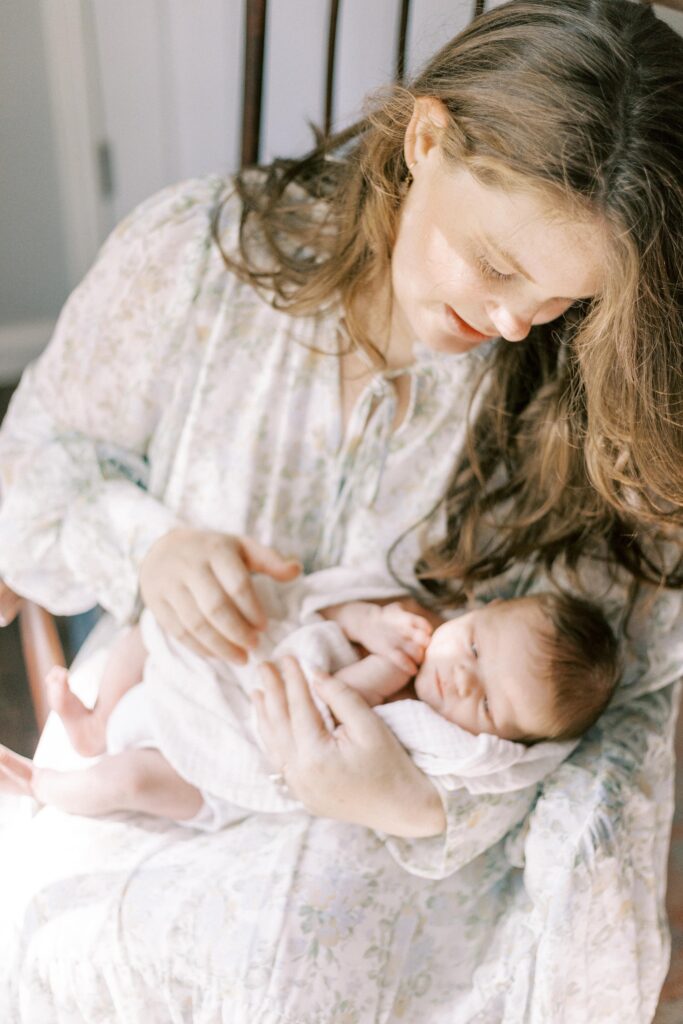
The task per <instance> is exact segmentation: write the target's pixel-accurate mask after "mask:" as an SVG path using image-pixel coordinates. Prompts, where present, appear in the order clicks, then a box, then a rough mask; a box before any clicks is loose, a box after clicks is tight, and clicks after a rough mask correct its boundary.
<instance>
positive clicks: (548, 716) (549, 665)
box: [415, 593, 618, 743]
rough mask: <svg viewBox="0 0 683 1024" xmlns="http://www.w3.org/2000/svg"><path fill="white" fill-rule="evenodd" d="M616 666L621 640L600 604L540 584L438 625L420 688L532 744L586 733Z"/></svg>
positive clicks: (467, 723)
mask: <svg viewBox="0 0 683 1024" xmlns="http://www.w3.org/2000/svg"><path fill="white" fill-rule="evenodd" d="M617 675H618V659H617V643H616V640H615V638H614V635H613V633H612V631H611V629H610V627H609V625H608V624H607V621H606V619H605V617H604V615H603V614H602V612H601V611H600V609H599V608H598V607H597V606H596V605H594V604H591V603H589V602H587V601H582V600H579V599H578V598H574V597H567V596H565V595H562V594H553V593H542V594H534V595H531V596H529V597H521V598H514V599H513V600H510V601H500V600H497V601H492V602H491V603H490V604H488V605H486V606H485V607H483V608H477V609H475V610H474V611H471V612H467V613H466V614H465V615H462V616H460V617H459V618H456V619H451V620H450V621H449V622H445V623H444V624H443V625H441V626H439V628H438V629H437V630H435V632H434V635H433V637H432V639H431V642H430V644H429V646H428V647H427V650H426V652H425V658H424V661H423V663H422V665H421V666H420V669H419V672H418V674H417V676H416V677H415V690H416V693H417V696H418V697H419V698H420V699H421V700H424V701H425V702H426V703H427V704H430V705H431V707H433V708H434V710H435V711H438V712H439V713H440V714H442V715H443V716H444V717H445V718H448V719H449V720H450V721H452V722H455V723H456V725H460V726H462V728H464V729H467V731H468V732H472V733H475V734H476V733H481V732H487V733H494V734H495V735H497V736H501V737H503V738H504V739H510V740H517V741H519V742H523V743H533V742H536V741H537V740H540V739H556V740H566V739H574V738H575V737H578V736H580V735H581V734H582V733H583V732H585V731H586V729H588V728H589V727H590V726H591V725H592V724H593V723H594V722H595V721H596V720H597V718H598V717H599V715H600V714H601V713H602V712H603V711H604V709H605V707H606V706H607V704H608V702H609V699H610V697H611V696H612V693H613V692H614V687H615V685H616V681H617Z"/></svg>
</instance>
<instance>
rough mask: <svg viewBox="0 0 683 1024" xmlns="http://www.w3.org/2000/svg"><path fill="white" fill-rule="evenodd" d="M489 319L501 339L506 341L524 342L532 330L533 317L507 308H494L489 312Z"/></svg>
mask: <svg viewBox="0 0 683 1024" xmlns="http://www.w3.org/2000/svg"><path fill="white" fill-rule="evenodd" d="M488 315H489V319H490V320H491V322H492V323H493V326H494V327H495V328H496V330H497V332H498V334H499V335H500V336H501V338H505V340H506V341H524V339H525V338H526V336H527V334H528V333H529V331H530V330H531V324H532V320H533V317H531V316H528V315H527V314H522V313H517V312H515V311H514V310H512V309H507V308H506V307H505V306H494V307H492V308H491V309H489V310H488Z"/></svg>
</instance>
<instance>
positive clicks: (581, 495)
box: [215, 0, 683, 600]
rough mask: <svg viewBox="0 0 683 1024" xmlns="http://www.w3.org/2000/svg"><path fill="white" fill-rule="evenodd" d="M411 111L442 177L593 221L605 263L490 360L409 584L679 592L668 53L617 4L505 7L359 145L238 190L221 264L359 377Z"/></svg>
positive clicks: (681, 219) (679, 431) (676, 280)
mask: <svg viewBox="0 0 683 1024" xmlns="http://www.w3.org/2000/svg"><path fill="white" fill-rule="evenodd" d="M419 96H430V97H436V98H437V99H438V100H440V101H441V103H442V104H444V105H445V107H446V108H447V110H448V112H449V113H450V115H451V117H450V124H449V126H448V127H447V128H445V129H444V130H443V131H442V133H441V135H440V139H439V142H440V145H441V148H442V152H443V154H444V156H445V157H446V159H447V160H450V161H452V162H453V163H454V164H463V163H464V165H465V166H466V167H467V168H468V170H470V171H471V172H472V173H473V174H474V175H475V176H477V177H478V178H479V179H480V180H482V181H483V182H484V183H485V184H492V183H493V184H503V185H504V186H505V187H507V188H524V189H532V190H540V191H541V192H542V193H545V194H546V195H550V196H552V198H553V200H554V202H555V204H556V205H557V206H558V208H559V209H569V210H570V211H571V212H573V213H574V214H575V215H578V216H592V217H597V218H599V219H600V221H601V222H602V223H603V224H605V225H606V226H607V233H608V241H609V251H610V260H609V267H608V268H606V269H607V273H606V284H605V287H604V288H603V289H602V290H601V292H600V294H599V295H597V296H596V297H595V298H594V299H593V300H590V301H586V302H581V303H577V304H575V305H574V306H573V307H572V308H571V309H570V310H569V311H568V312H567V313H566V314H564V315H563V316H562V317H560V318H559V319H557V320H555V321H554V322H553V323H551V324H545V325H541V326H535V327H532V329H531V332H530V334H529V336H528V338H527V339H526V340H525V341H524V343H522V344H515V345H511V344H508V343H505V342H499V343H498V344H497V345H496V346H495V347H494V352H493V355H492V357H491V359H490V360H489V362H488V365H487V367H486V370H485V373H484V374H483V376H482V379H481V381H480V389H481V391H480V394H481V395H483V400H482V401H479V403H478V412H477V414H476V416H475V415H472V416H471V418H470V424H469V431H468V439H467V444H466V447H465V451H464V453H463V454H462V456H461V457H460V459H459V461H458V462H457V464H456V466H455V468H454V473H453V477H452V480H451V483H450V485H449V487H448V490H447V494H446V495H445V497H444V498H443V505H444V506H445V511H446V519H447V531H446V539H445V540H444V541H443V542H442V543H439V544H436V545H435V546H433V547H432V548H431V549H430V550H429V551H428V552H427V553H426V554H425V557H424V559H423V560H422V561H421V563H420V565H419V570H420V574H421V576H422V577H423V580H424V581H425V582H426V583H428V585H429V587H430V588H431V589H432V590H433V591H435V592H436V593H437V594H438V595H439V596H440V598H441V599H442V600H443V599H454V600H458V599H459V598H461V597H462V594H463V593H464V592H465V590H466V589H467V588H469V587H470V586H472V585H473V584H475V583H476V582H477V580H484V579H490V578H492V577H495V576H497V575H499V574H500V573H502V572H504V571H505V570H507V569H508V568H509V567H510V566H511V565H512V564H514V563H519V562H520V561H528V560H536V561H537V562H538V563H540V564H543V565H544V566H545V567H546V568H547V569H552V567H553V565H554V563H555V562H556V560H557V559H558V558H561V559H562V561H563V563H564V564H565V566H567V567H568V568H569V569H573V568H576V566H577V565H578V563H579V559H580V558H581V557H582V556H584V555H587V554H588V555H591V556H593V557H599V558H604V559H605V560H607V561H609V562H610V563H611V564H613V565H620V566H622V567H624V568H626V569H627V570H628V572H629V573H630V574H631V578H632V579H633V580H634V582H637V581H648V582H654V583H657V584H664V585H668V586H681V585H683V577H682V575H681V563H680V561H679V562H678V563H677V564H672V563H671V560H670V559H669V560H668V561H667V559H666V558H665V557H664V555H663V554H662V550H661V546H660V545H659V542H658V538H661V537H662V536H664V535H665V534H669V535H671V536H673V537H674V538H676V537H677V538H678V540H679V541H680V526H681V522H682V521H683V387H682V381H683V40H681V39H680V38H679V37H678V36H677V35H676V34H675V33H674V32H673V30H671V29H670V28H669V27H668V26H666V25H665V24H663V23H662V22H660V21H659V20H658V19H657V18H656V17H655V15H654V14H653V13H652V12H651V11H650V10H649V9H648V8H645V7H642V6H639V5H636V4H634V3H631V2H629V0H602V2H596V0H512V2H511V3H509V4H506V5H505V6H503V7H499V8H497V9H496V10H494V11H492V12H490V13H488V14H486V15H483V16H482V17H480V18H478V19H476V20H475V21H474V22H473V23H472V25H470V26H469V27H468V28H467V29H466V30H465V31H464V32H462V33H461V34H460V35H458V36H457V37H456V38H455V39H453V40H452V41H451V42H449V43H448V44H447V45H446V46H444V47H443V49H441V50H440V51H439V52H438V53H437V54H436V56H435V57H434V58H433V59H432V60H431V62H430V63H429V64H428V65H427V66H426V68H425V69H424V70H423V71H422V73H421V74H419V75H418V76H417V77H416V78H415V80H414V81H413V82H412V83H410V84H408V85H407V86H405V87H394V88H393V89H390V90H388V91H386V92H385V93H383V94H381V95H380V96H379V97H378V98H377V100H376V102H375V104H374V106H373V107H372V108H371V109H369V112H368V114H367V116H366V117H365V118H364V119H363V120H362V121H361V122H359V123H358V124H356V125H354V126H352V127H351V128H349V129H348V130H346V131H345V132H342V133H340V134H338V135H335V136H332V137H330V138H319V139H318V144H317V146H316V147H315V149H314V150H313V151H312V152H311V153H309V154H308V155H307V156H306V157H305V158H303V159H301V160H284V161H283V160H280V161H275V162H274V163H273V164H271V165H270V166H269V167H267V168H264V169H262V171H260V172H258V173H253V172H245V173H242V174H241V175H239V176H238V178H237V189H238V191H239V194H240V196H241V199H242V204H243V205H242V221H241V228H240V246H239V253H238V254H234V255H231V256H229V255H228V254H227V253H224V258H225V259H226V262H227V263H228V264H229V265H230V266H231V267H232V268H233V269H235V270H237V272H238V273H240V274H241V276H243V277H245V278H246V279H248V280H249V281H250V282H251V283H252V284H253V285H254V286H255V287H257V288H259V289H261V290H262V291H263V292H264V293H266V294H267V296H268V299H269V301H271V302H272V303H273V304H274V305H276V306H279V307H282V308H286V309H288V310H289V311H290V312H291V313H292V314H295V315H297V314H310V313H314V312H316V311H318V310H320V309H322V308H324V307H326V306H328V305H330V304H331V303H334V302H338V301H339V300H341V302H342V304H343V307H344V309H345V314H346V322H347V327H348V330H349V334H350V338H351V342H352V344H354V345H357V346H361V347H363V348H365V349H366V350H367V351H368V352H371V353H372V355H373V357H374V358H375V360H376V361H377V362H378V363H381V360H382V354H381V352H380V351H379V350H378V349H377V347H376V346H375V345H374V344H373V342H372V339H371V338H368V337H367V336H366V334H365V332H364V326H363V322H362V319H361V318H360V317H359V316H358V315H357V313H356V308H357V300H358V298H359V297H360V296H361V295H363V294H364V293H366V292H367V291H368V290H370V291H371V290H373V289H375V290H377V292H378V293H380V292H381V287H382V284H383V283H385V282H386V279H387V271H388V267H389V263H390V259H391V252H392V248H393V244H394V241H395V237H396V231H397V225H398V218H399V216H400V208H401V199H402V196H403V195H404V194H405V188H406V174H407V170H406V166H405V160H404V155H403V142H404V137H405V132H406V129H407V126H408V124H409V122H410V118H411V116H412V113H413V109H414V101H415V98H416V97H419ZM297 185H298V186H300V187H299V188H294V187H292V186H297ZM318 199H319V200H322V202H316V200H318ZM219 235H220V228H219V221H217V226H216V233H215V237H216V240H217V241H218V240H219ZM264 253H265V254H266V255H265V258H264ZM475 397H476V396H475ZM435 511H436V510H435ZM679 551H680V548H679Z"/></svg>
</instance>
